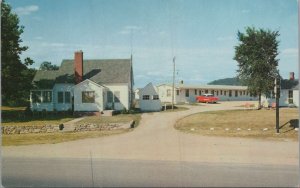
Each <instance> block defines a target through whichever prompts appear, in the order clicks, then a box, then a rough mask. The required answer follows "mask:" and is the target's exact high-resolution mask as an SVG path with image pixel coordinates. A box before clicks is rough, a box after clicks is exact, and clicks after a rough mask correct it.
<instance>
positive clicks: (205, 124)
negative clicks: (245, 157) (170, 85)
mask: <svg viewBox="0 0 300 188" xmlns="http://www.w3.org/2000/svg"><path fill="white" fill-rule="evenodd" d="M298 112H299V111H298V109H297V108H280V134H276V129H275V110H266V109H262V110H232V111H214V112H203V113H197V114H194V115H191V116H188V117H185V118H183V119H181V120H179V121H178V122H177V123H176V125H175V128H176V129H178V130H180V131H183V132H187V133H194V134H199V135H206V136H225V137H249V138H264V139H265V138H267V139H279V140H283V139H292V140H298V131H295V130H294V127H293V126H295V125H296V124H297V122H298V121H299V117H298ZM212 129H213V130H212ZM248 129H249V130H248Z"/></svg>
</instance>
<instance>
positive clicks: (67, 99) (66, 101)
mask: <svg viewBox="0 0 300 188" xmlns="http://www.w3.org/2000/svg"><path fill="white" fill-rule="evenodd" d="M65 103H71V93H70V92H69V91H66V92H65Z"/></svg>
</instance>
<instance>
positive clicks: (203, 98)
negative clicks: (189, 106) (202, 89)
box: [196, 94, 219, 103]
mask: <svg viewBox="0 0 300 188" xmlns="http://www.w3.org/2000/svg"><path fill="white" fill-rule="evenodd" d="M218 100H219V98H218V97H215V96H214V95H213V94H203V95H200V96H197V97H196V101H197V102H205V103H217V102H218Z"/></svg>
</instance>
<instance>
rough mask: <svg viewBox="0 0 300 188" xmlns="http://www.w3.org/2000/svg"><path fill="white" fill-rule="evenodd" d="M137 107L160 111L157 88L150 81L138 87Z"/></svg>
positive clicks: (143, 109) (144, 109)
mask: <svg viewBox="0 0 300 188" xmlns="http://www.w3.org/2000/svg"><path fill="white" fill-rule="evenodd" d="M139 107H140V109H141V110H142V111H161V108H162V106H161V101H160V99H159V95H158V92H157V88H156V87H155V86H153V84H152V83H149V84H147V85H146V86H145V87H144V88H141V89H139Z"/></svg>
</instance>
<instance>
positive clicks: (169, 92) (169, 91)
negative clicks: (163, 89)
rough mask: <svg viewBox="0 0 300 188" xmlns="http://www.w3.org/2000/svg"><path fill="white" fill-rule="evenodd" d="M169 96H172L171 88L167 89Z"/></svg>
mask: <svg viewBox="0 0 300 188" xmlns="http://www.w3.org/2000/svg"><path fill="white" fill-rule="evenodd" d="M167 97H171V90H170V89H167Z"/></svg>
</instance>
